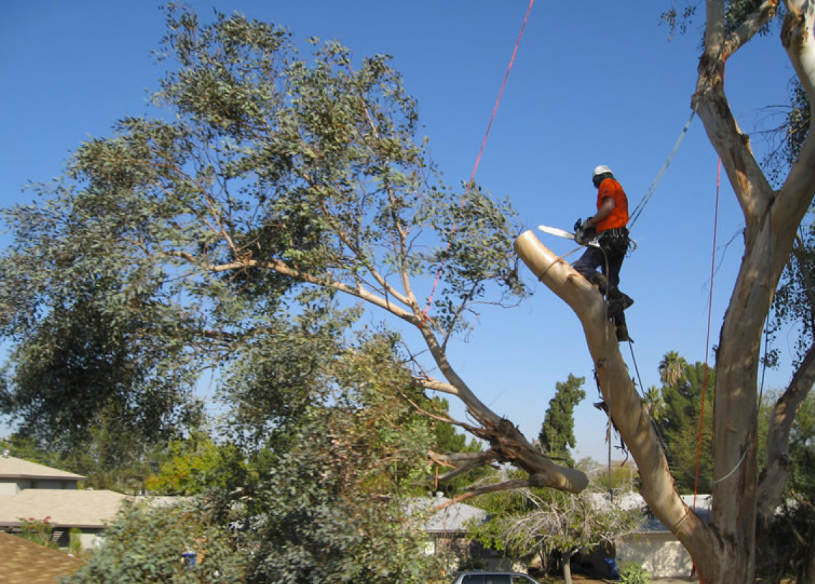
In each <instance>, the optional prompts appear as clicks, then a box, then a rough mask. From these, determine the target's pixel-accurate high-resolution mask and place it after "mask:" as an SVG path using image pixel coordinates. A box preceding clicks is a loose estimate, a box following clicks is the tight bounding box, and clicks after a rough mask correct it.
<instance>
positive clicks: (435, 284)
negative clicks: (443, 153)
mask: <svg viewBox="0 0 815 584" xmlns="http://www.w3.org/2000/svg"><path fill="white" fill-rule="evenodd" d="M534 3H535V0H529V7H528V8H527V9H526V16H524V22H523V24H522V25H521V32H520V33H518V40H517V41H515V49H514V50H513V51H512V58H511V59H510V60H509V66H508V67H507V72H506V73H505V74H504V82H503V83H502V84H501V91H500V92H499V93H498V99H497V100H495V106H494V107H493V108H492V116H491V117H490V123H489V124H487V131H486V132H485V133H484V139H483V140H482V141H481V148H480V149H479V150H478V156H477V157H476V159H475V166H473V172H472V173H471V174H470V180H468V181H467V187H466V189H465V190H464V196H463V197H462V198H461V205H460V206H461V207H463V206H464V203H465V202H466V201H467V197H468V196H469V194H470V188H471V187H472V184H473V180H474V179H475V173H476V171H477V170H478V164H479V163H480V162H481V155H482V154H483V153H484V147H485V146H486V145H487V138H488V137H489V135H490V129H491V128H492V122H493V121H494V120H495V115H496V114H497V113H498V105H499V104H500V103H501V96H503V95H504V88H505V87H506V86H507V79H509V72H510V71H512V64H513V63H514V62H515V55H516V54H517V53H518V47H519V46H520V45H521V38H523V36H524V29H525V28H526V23H527V21H528V20H529V13H530V12H531V11H532V4H534ZM457 229H458V222H456V223H455V224H454V225H453V231H452V233H451V234H450V239H451V240H452V238H453V236H454V235H455V234H456V231H457ZM451 245H452V243H451V241H448V242H447V248H446V249H445V252H449V251H450V246H451ZM445 255H446V254H445ZM444 263H445V260H444V258H443V257H442V260H441V265H440V266H439V271H438V272H437V273H436V281H435V282H433V289H432V290H431V291H430V296H429V297H428V298H427V306H426V307H425V309H424V316H425V318H427V311H428V310H430V304H431V303H432V302H433V295H434V294H435V293H436V288H437V287H438V285H439V281H440V280H441V273H442V271H443V270H444Z"/></svg>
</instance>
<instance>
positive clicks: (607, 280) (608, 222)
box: [573, 165, 634, 342]
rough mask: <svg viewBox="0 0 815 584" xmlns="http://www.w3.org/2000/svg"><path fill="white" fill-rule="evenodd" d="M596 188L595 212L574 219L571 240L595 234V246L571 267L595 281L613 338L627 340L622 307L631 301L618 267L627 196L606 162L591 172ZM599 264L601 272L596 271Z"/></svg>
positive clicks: (625, 247)
mask: <svg viewBox="0 0 815 584" xmlns="http://www.w3.org/2000/svg"><path fill="white" fill-rule="evenodd" d="M592 182H593V183H594V186H595V187H596V188H597V213H595V214H594V215H593V216H592V217H589V218H588V219H586V220H585V221H580V220H579V219H578V221H577V223H575V226H574V227H575V241H577V242H578V243H581V244H582V243H587V242H588V241H589V240H590V239H593V238H594V237H598V240H597V243H598V245H599V247H596V246H594V245H590V246H588V247H587V248H586V251H585V252H584V253H583V255H582V257H581V258H580V259H579V260H577V261H576V262H575V263H574V266H573V267H574V269H575V270H576V271H577V272H579V273H580V274H582V275H583V277H584V278H586V279H587V280H588V281H589V282H591V283H592V284H595V285H597V286H598V287H599V288H600V292H602V293H603V294H605V295H606V298H608V317H609V318H611V319H613V320H614V325H615V326H616V333H617V340H618V341H620V342H623V341H631V338H630V337H629V336H628V327H627V326H626V322H625V314H623V311H624V310H625V309H626V308H628V307H629V306H631V305H632V304H634V301H633V300H632V299H631V298H630V297H629V296H628V295H626V294H623V293H622V292H620V290H619V289H618V288H617V286H618V285H619V284H620V268H622V265H623V260H624V259H625V254H626V253H627V252H628V244H629V240H628V229H627V228H626V224H627V223H628V198H627V197H626V196H625V191H624V190H623V187H622V185H620V183H619V182H617V180H615V178H614V175H613V173H612V172H611V169H610V168H609V167H608V166H605V165H600V166H598V167H597V168H595V169H594V172H593V173H592ZM597 268H600V270H601V271H602V274H600V273H598V272H597Z"/></svg>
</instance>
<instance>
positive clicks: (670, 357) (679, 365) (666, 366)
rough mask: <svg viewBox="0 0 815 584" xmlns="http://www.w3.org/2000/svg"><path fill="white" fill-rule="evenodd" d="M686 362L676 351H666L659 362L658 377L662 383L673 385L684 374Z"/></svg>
mask: <svg viewBox="0 0 815 584" xmlns="http://www.w3.org/2000/svg"><path fill="white" fill-rule="evenodd" d="M687 365H688V362H687V361H685V358H684V357H680V356H679V353H677V352H676V351H668V352H667V353H665V356H664V357H663V358H662V361H660V362H659V367H658V368H657V369H658V371H659V378H660V379H661V380H662V383H663V385H667V386H669V387H673V386H675V385H676V384H677V383H678V382H679V380H680V379H682V377H684V375H685V367H687Z"/></svg>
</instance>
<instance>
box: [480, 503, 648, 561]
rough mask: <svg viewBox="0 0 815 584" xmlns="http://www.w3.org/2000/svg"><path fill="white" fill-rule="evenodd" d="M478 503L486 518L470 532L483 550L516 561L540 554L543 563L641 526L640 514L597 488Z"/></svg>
mask: <svg viewBox="0 0 815 584" xmlns="http://www.w3.org/2000/svg"><path fill="white" fill-rule="evenodd" d="M476 503H477V504H478V505H479V506H481V507H482V508H483V509H485V510H486V511H487V512H488V513H489V520H488V521H486V522H483V523H480V524H478V525H473V526H471V527H470V529H469V534H470V535H471V536H472V537H473V538H475V539H476V540H478V541H479V542H481V543H482V544H483V545H484V546H487V547H490V548H492V549H496V550H500V551H504V552H505V553H506V554H507V555H508V556H510V557H512V558H516V559H521V558H526V557H528V556H530V555H532V554H538V555H540V557H541V558H542V560H543V563H544V565H545V566H546V565H549V566H551V562H552V560H553V559H554V560H561V561H563V562H566V561H568V559H569V558H571V557H572V556H573V555H574V554H575V553H577V552H578V551H580V550H586V549H591V548H593V547H595V546H598V545H602V544H605V543H613V541H614V540H615V539H616V538H617V537H619V536H621V535H624V534H626V533H630V532H632V531H634V530H636V529H637V527H639V525H640V522H641V521H642V519H643V517H642V513H641V512H640V511H639V510H636V509H635V510H623V509H621V508H620V507H619V506H618V505H616V504H615V503H614V502H610V501H608V499H607V497H606V495H604V494H600V493H598V492H597V491H596V489H594V488H592V489H587V490H586V491H584V492H583V493H581V494H580V495H570V494H565V493H562V492H559V491H553V490H551V489H519V490H515V491H502V492H498V493H492V494H487V495H483V496H481V497H479V498H478V500H477V501H476Z"/></svg>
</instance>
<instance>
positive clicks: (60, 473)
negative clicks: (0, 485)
mask: <svg viewBox="0 0 815 584" xmlns="http://www.w3.org/2000/svg"><path fill="white" fill-rule="evenodd" d="M0 479H37V480H45V479H58V480H75V481H81V480H84V479H85V477H83V476H82V475H78V474H74V473H72V472H66V471H64V470H58V469H56V468H51V467H50V466H45V465H43V464H37V463H36V462H29V461H27V460H23V459H22V458H15V457H13V456H0Z"/></svg>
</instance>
